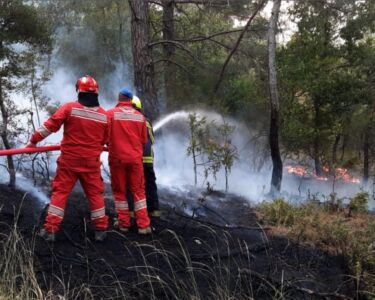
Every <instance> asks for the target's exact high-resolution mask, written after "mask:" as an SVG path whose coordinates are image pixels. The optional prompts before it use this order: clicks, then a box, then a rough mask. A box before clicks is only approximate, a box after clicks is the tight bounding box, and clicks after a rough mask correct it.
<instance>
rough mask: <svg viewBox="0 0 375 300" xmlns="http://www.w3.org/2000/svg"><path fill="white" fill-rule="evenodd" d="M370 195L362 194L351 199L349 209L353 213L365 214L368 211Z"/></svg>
mask: <svg viewBox="0 0 375 300" xmlns="http://www.w3.org/2000/svg"><path fill="white" fill-rule="evenodd" d="M368 201H369V194H368V193H367V192H360V193H358V194H357V195H355V196H354V197H353V198H351V199H350V202H349V209H350V210H351V211H352V212H359V213H365V212H367V211H368V208H367V207H368Z"/></svg>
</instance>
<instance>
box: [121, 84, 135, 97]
mask: <svg viewBox="0 0 375 300" xmlns="http://www.w3.org/2000/svg"><path fill="white" fill-rule="evenodd" d="M120 94H121V95H123V96H125V97H127V98H129V99H133V93H132V91H131V90H129V89H128V88H126V87H125V88H122V89H121V90H120Z"/></svg>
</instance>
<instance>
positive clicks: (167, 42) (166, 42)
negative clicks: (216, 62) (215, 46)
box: [148, 40, 204, 66]
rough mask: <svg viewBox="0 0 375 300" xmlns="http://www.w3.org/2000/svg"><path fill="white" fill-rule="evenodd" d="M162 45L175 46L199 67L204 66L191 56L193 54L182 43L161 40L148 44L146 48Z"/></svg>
mask: <svg viewBox="0 0 375 300" xmlns="http://www.w3.org/2000/svg"><path fill="white" fill-rule="evenodd" d="M162 44H173V45H175V46H176V48H177V49H181V50H183V51H185V52H186V53H187V54H188V55H189V56H190V57H191V58H193V59H194V60H195V61H196V62H197V63H199V64H200V65H201V66H204V64H203V63H202V62H201V61H199V59H198V58H196V57H195V56H194V54H193V52H191V51H190V50H189V49H188V48H186V47H185V46H184V45H183V44H182V43H180V42H177V41H174V40H161V41H157V42H153V43H149V44H148V46H149V47H153V46H157V45H162Z"/></svg>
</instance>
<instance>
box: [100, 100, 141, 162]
mask: <svg viewBox="0 0 375 300" xmlns="http://www.w3.org/2000/svg"><path fill="white" fill-rule="evenodd" d="M107 116H108V126H109V143H108V146H109V159H110V161H111V160H120V161H121V162H122V163H133V162H141V161H142V156H143V145H144V144H145V143H146V142H147V129H146V128H147V127H146V119H145V117H144V116H143V115H142V114H141V113H140V112H138V111H137V110H135V109H134V108H132V107H131V103H127V102H119V103H118V104H117V106H116V107H115V108H113V109H111V110H109V111H108V112H107Z"/></svg>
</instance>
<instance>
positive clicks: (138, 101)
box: [132, 96, 142, 110]
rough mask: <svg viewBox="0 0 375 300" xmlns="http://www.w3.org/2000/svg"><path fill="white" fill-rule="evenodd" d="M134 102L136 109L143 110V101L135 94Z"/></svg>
mask: <svg viewBox="0 0 375 300" xmlns="http://www.w3.org/2000/svg"><path fill="white" fill-rule="evenodd" d="M132 104H133V106H134V108H135V109H138V110H141V109H142V102H141V99H139V98H138V97H137V96H133V99H132Z"/></svg>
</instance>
